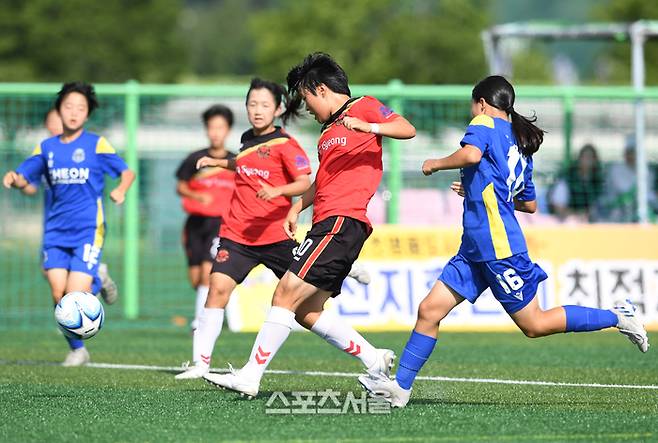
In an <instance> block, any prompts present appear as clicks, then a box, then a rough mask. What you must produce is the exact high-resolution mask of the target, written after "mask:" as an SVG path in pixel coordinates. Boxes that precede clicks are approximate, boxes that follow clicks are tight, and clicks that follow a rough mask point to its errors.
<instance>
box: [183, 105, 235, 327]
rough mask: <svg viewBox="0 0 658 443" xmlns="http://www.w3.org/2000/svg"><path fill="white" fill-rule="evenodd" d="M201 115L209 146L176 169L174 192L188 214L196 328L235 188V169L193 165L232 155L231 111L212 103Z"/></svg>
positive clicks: (188, 252)
mask: <svg viewBox="0 0 658 443" xmlns="http://www.w3.org/2000/svg"><path fill="white" fill-rule="evenodd" d="M201 117H202V119H203V124H204V126H205V127H206V135H207V136H208V141H209V142H210V147H208V148H204V149H200V150H198V151H194V152H192V153H191V154H190V155H188V156H187V157H186V158H185V160H183V162H182V163H181V165H180V166H179V167H178V170H177V171H176V178H177V179H178V183H177V185H176V192H178V195H180V196H181V197H182V203H183V209H184V210H185V212H187V214H188V216H187V220H186V221H185V227H184V229H183V247H184V248H185V255H186V256H187V266H188V278H189V280H190V283H191V284H192V287H193V288H194V289H195V290H196V304H195V310H194V320H193V321H192V329H196V328H197V326H198V323H199V320H198V318H199V315H200V313H201V310H202V309H203V307H204V305H205V304H206V297H207V295H208V286H209V279H210V269H211V268H212V263H213V260H214V258H215V255H216V254H217V245H218V242H219V237H218V235H219V226H220V223H221V221H222V217H224V215H225V212H226V209H227V208H228V205H229V202H230V201H231V195H232V194H233V188H235V181H234V176H235V172H234V171H231V170H229V169H224V168H219V167H216V168H205V169H204V170H203V171H199V170H197V167H196V163H197V161H198V160H199V159H200V158H202V157H206V156H208V157H212V158H215V159H232V158H234V157H235V154H233V153H232V152H229V151H228V150H227V149H226V148H225V147H224V141H225V140H226V137H227V136H228V134H229V131H230V130H231V126H233V112H231V110H230V109H229V108H227V107H226V106H223V105H213V106H211V107H210V108H208V109H206V110H205V111H204V113H203V114H202V115H201Z"/></svg>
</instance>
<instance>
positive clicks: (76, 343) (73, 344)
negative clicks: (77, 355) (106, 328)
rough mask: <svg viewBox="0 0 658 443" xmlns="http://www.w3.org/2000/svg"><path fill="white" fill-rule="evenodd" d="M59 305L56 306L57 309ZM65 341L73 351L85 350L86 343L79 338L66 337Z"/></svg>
mask: <svg viewBox="0 0 658 443" xmlns="http://www.w3.org/2000/svg"><path fill="white" fill-rule="evenodd" d="M56 306H57V305H55V307H56ZM64 339H65V340H66V342H67V343H68V344H69V348H71V350H72V351H75V350H76V349H80V348H84V347H85V342H83V341H82V340H80V339H79V338H70V337H67V336H66V335H65V336H64Z"/></svg>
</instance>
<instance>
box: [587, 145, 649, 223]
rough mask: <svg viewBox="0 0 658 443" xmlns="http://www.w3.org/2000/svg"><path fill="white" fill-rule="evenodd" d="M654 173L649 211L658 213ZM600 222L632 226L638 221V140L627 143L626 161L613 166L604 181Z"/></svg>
mask: <svg viewBox="0 0 658 443" xmlns="http://www.w3.org/2000/svg"><path fill="white" fill-rule="evenodd" d="M654 182H655V181H654V173H653V171H652V170H651V169H649V171H648V175H647V190H648V192H649V208H650V211H653V212H655V211H656V210H657V209H658V199H657V198H656V191H655V189H654V186H653V184H654ZM598 206H599V209H600V217H599V221H604V222H612V223H631V222H636V221H637V172H636V170H635V137H633V136H630V137H627V139H626V146H625V147H624V161H623V162H621V163H614V164H612V165H610V167H609V168H608V170H607V174H606V177H605V183H604V188H603V195H602V196H601V198H600V201H599V205H598Z"/></svg>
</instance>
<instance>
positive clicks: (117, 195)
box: [110, 169, 135, 205]
mask: <svg viewBox="0 0 658 443" xmlns="http://www.w3.org/2000/svg"><path fill="white" fill-rule="evenodd" d="M134 181H135V173H134V172H133V171H131V170H130V169H124V170H123V171H122V172H121V178H120V179H119V185H118V186H117V187H116V188H114V189H113V190H112V192H110V198H111V199H112V201H113V202H114V203H116V204H117V205H120V204H122V203H123V202H124V200H125V199H126V192H128V189H130V186H131V185H132V184H133V182H134Z"/></svg>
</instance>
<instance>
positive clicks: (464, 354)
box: [0, 324, 658, 442]
mask: <svg viewBox="0 0 658 443" xmlns="http://www.w3.org/2000/svg"><path fill="white" fill-rule="evenodd" d="M107 326H108V328H107V329H106V330H103V331H101V332H100V334H99V335H98V336H97V337H95V338H93V339H91V340H90V341H89V349H90V351H91V353H92V361H93V362H96V363H121V364H133V365H150V366H160V367H171V366H177V365H179V364H180V362H181V361H182V360H186V359H188V354H189V348H190V336H189V332H187V331H186V330H184V329H183V328H179V329H175V328H169V329H159V330H154V329H150V330H145V331H139V330H131V331H128V330H126V329H121V330H113V328H112V325H111V324H110V325H107ZM115 327H117V326H116V325H115ZM117 328H118V327H117ZM366 335H367V337H368V338H369V339H370V340H371V341H372V342H373V343H374V344H375V345H377V346H381V347H384V346H386V347H391V348H393V349H394V350H395V351H396V352H397V353H399V352H400V351H401V348H402V346H403V345H404V343H405V340H406V338H407V334H406V333H385V334H384V333H379V334H374V333H373V334H366ZM253 338H254V335H253V334H232V333H230V332H226V331H224V333H223V334H222V336H221V337H220V341H219V345H218V347H217V349H216V352H215V357H214V361H213V367H216V368H218V367H226V363H227V361H228V362H231V363H233V364H234V365H236V366H240V365H242V364H243V363H244V361H245V359H246V357H247V354H248V352H249V350H250V348H251V344H252V341H253ZM651 338H652V339H653V340H654V342H658V334H653V335H652V336H651ZM1 343H2V346H1V348H0V404H1V407H2V417H3V419H2V420H1V421H0V441H3V442H22V441H35V442H37V441H49V442H54V441H67V442H71V441H91V440H93V441H101V442H102V441H112V442H120V441H139V442H146V441H148V442H163V441H256V440H269V441H328V442H329V441H331V442H334V441H403V442H425V441H442V442H496V441H500V442H524V441H528V442H552V441H565V442H590V441H596V442H619V441H621V442H628V441H658V389H648V388H646V387H645V388H643V389H629V388H622V387H606V388H601V387H585V386H537V385H519V384H499V383H481V382H473V381H459V382H458V381H427V380H425V381H419V382H418V383H417V384H416V386H415V392H414V395H413V397H412V403H410V405H409V406H408V407H407V408H406V409H403V410H392V411H390V413H384V414H363V413H355V412H353V411H352V412H348V413H345V414H342V413H341V414H336V415H326V414H308V415H302V414H285V415H279V414H267V413H266V403H267V401H268V400H269V399H270V396H271V395H272V393H273V392H276V391H282V392H284V393H285V394H284V395H286V397H287V398H288V399H290V400H292V398H293V397H292V394H291V392H293V391H316V392H317V391H326V390H327V389H332V390H334V391H340V392H341V396H340V398H341V399H344V398H345V396H346V395H347V393H348V392H353V393H354V395H355V396H356V397H357V398H358V397H360V395H361V389H360V386H359V385H358V383H357V381H356V379H355V378H354V377H352V376H344V377H341V376H310V375H304V374H296V375H294V376H293V375H281V374H268V375H266V377H265V378H264V380H263V383H262V385H261V394H260V395H259V396H258V397H257V398H256V399H254V400H251V401H250V400H246V399H242V398H240V397H239V396H238V395H236V394H233V393H229V392H226V391H220V390H217V389H215V388H213V387H211V386H209V385H206V384H205V383H204V382H202V381H199V380H192V381H175V380H174V379H173V372H172V371H171V370H168V369H157V368H151V369H144V370H135V369H101V368H96V367H85V368H62V367H59V366H58V365H57V364H58V363H59V362H60V361H61V360H62V359H63V357H64V354H65V352H66V348H65V343H64V341H63V339H62V338H61V337H60V336H59V334H58V333H57V332H55V330H54V329H53V330H48V331H39V332H29V333H23V332H20V333H18V332H4V333H3V334H2V338H1ZM270 369H273V370H299V371H337V372H346V373H349V372H360V370H361V369H360V366H359V364H358V361H356V360H355V359H352V358H351V357H349V356H347V355H344V354H342V353H340V352H338V351H337V350H336V349H334V348H332V347H330V346H329V345H327V344H325V343H324V342H323V341H321V340H320V339H318V338H317V337H315V336H314V335H311V334H308V333H293V334H292V336H291V337H290V339H289V340H288V342H287V343H286V344H285V345H284V347H283V348H282V350H281V352H280V353H279V355H278V356H277V357H276V358H275V359H274V360H273V362H272V364H271V365H270ZM421 375H424V376H444V377H462V378H478V379H482V378H487V379H506V380H541V381H552V382H570V383H583V384H584V383H600V384H615V385H653V386H658V349H657V350H652V351H650V352H649V353H647V354H641V353H640V352H638V351H637V349H636V348H635V347H633V346H632V345H631V344H630V343H628V342H627V341H626V339H625V338H624V337H622V336H621V335H619V334H617V333H611V332H610V333H608V332H606V333H593V334H569V335H560V336H555V337H549V338H544V339H538V340H530V339H526V338H525V337H523V336H522V335H521V334H520V333H515V334H506V333H488V334H486V333H478V334H476V333H459V334H457V333H446V334H443V335H442V336H441V338H440V341H439V344H438V347H437V349H436V350H435V352H434V354H433V355H432V358H431V359H430V361H429V363H428V364H427V365H426V366H425V368H424V370H423V372H422V374H421ZM317 398H319V397H316V399H317ZM277 405H278V407H281V405H280V404H277ZM277 405H274V406H277ZM297 409H298V410H299V408H297ZM293 410H294V408H293Z"/></svg>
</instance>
